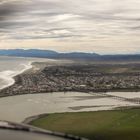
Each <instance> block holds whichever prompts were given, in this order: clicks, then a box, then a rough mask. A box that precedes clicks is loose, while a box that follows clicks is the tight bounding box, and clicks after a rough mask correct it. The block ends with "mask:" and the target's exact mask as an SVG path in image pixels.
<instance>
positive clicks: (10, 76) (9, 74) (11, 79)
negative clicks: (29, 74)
mask: <svg viewBox="0 0 140 140" xmlns="http://www.w3.org/2000/svg"><path fill="white" fill-rule="evenodd" d="M32 63H33V61H30V62H29V63H28V64H21V65H24V69H22V70H17V71H10V70H6V71H2V72H0V75H1V76H0V78H1V79H3V80H5V81H6V83H7V84H5V85H3V86H0V90H2V89H5V88H8V87H10V86H12V85H14V84H15V82H16V81H15V76H17V75H19V74H22V73H23V72H25V71H27V70H29V69H31V68H32V67H33V66H32Z"/></svg>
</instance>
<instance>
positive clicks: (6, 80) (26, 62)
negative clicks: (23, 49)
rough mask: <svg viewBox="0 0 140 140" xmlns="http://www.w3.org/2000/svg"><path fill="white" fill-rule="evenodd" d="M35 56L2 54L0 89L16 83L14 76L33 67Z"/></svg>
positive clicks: (0, 60)
mask: <svg viewBox="0 0 140 140" xmlns="http://www.w3.org/2000/svg"><path fill="white" fill-rule="evenodd" d="M33 61H35V59H34V58H22V57H21V58H19V57H8V56H0V89H2V88H5V87H7V86H10V85H12V84H14V79H13V77H14V76H16V75H18V74H20V73H22V72H23V71H25V70H27V69H30V68H32V65H31V63H32V62H33Z"/></svg>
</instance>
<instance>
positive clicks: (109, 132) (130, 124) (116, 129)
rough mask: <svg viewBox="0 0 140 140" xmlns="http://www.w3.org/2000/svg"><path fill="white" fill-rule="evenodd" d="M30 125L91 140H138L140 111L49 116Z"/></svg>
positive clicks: (139, 134) (127, 110) (139, 136)
mask: <svg viewBox="0 0 140 140" xmlns="http://www.w3.org/2000/svg"><path fill="white" fill-rule="evenodd" d="M30 124H32V125H34V126H37V127H40V128H44V129H48V130H53V131H59V132H64V133H70V134H74V135H78V136H82V137H86V138H89V139H92V140H94V139H95V140H138V139H140V133H139V132H140V109H126V110H115V111H99V112H82V113H60V114H50V115H46V116H45V115H44V116H42V117H41V118H39V119H36V120H33V121H32V122H31V123H30Z"/></svg>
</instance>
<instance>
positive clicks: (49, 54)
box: [0, 49, 98, 58]
mask: <svg viewBox="0 0 140 140" xmlns="http://www.w3.org/2000/svg"><path fill="white" fill-rule="evenodd" d="M0 56H20V57H40V58H93V57H96V56H98V54H96V53H83V52H72V53H58V52H56V51H52V50H39V49H29V50H24V49H10V50H0Z"/></svg>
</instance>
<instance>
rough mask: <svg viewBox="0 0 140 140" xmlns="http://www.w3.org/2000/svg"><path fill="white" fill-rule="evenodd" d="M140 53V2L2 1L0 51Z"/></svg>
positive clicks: (130, 0) (129, 0)
mask: <svg viewBox="0 0 140 140" xmlns="http://www.w3.org/2000/svg"><path fill="white" fill-rule="evenodd" d="M15 48H18V49H21V48H22V49H23V48H24V49H31V48H36V49H47V50H55V51H59V52H74V51H78V52H96V53H100V54H135V53H140V1H139V0H0V49H15Z"/></svg>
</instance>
